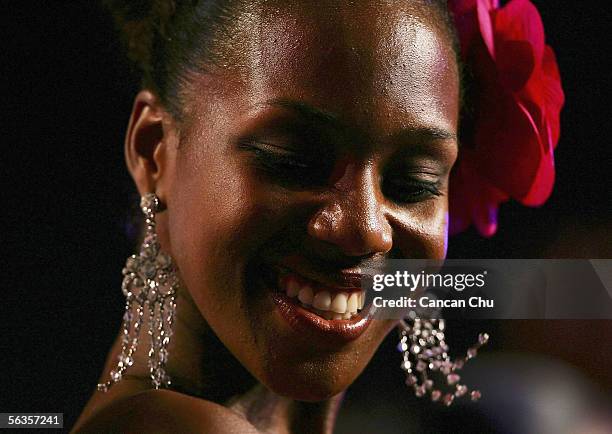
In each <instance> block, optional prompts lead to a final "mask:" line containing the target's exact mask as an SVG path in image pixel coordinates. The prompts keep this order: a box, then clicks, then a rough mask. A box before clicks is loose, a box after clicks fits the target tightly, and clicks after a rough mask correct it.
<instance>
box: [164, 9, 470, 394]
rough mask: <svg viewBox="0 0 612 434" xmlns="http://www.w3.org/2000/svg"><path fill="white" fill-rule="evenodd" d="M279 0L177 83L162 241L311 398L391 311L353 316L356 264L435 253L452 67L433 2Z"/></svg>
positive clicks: (242, 337) (212, 301)
mask: <svg viewBox="0 0 612 434" xmlns="http://www.w3.org/2000/svg"><path fill="white" fill-rule="evenodd" d="M271 3H272V2H265V3H264V2H261V4H259V5H258V6H257V7H256V6H254V5H255V4H256V3H255V2H251V6H250V8H249V10H248V11H247V12H248V13H246V14H244V13H243V14H240V15H239V16H238V18H237V19H236V20H235V21H234V24H232V25H231V27H232V28H231V29H230V30H229V32H228V34H227V40H226V43H227V44H228V45H229V46H230V47H233V48H229V50H230V51H229V52H230V53H231V55H228V56H226V57H225V58H224V60H223V63H225V64H224V65H223V68H219V70H215V69H212V70H211V71H210V72H211V73H210V74H206V75H204V74H194V75H193V76H192V78H191V80H190V82H189V84H188V85H187V86H186V88H185V92H184V113H185V114H184V116H183V119H182V121H181V127H180V146H179V147H178V149H176V150H175V151H173V152H175V154H174V156H173V158H171V159H170V161H171V165H172V167H170V168H168V170H166V172H165V175H164V177H162V178H161V180H160V182H162V183H163V190H164V194H165V197H164V198H163V200H164V201H165V203H166V205H167V213H165V214H166V216H164V220H163V221H164V225H165V226H164V229H163V230H164V232H166V234H167V235H166V236H167V240H168V241H167V244H168V245H167V246H165V247H166V249H167V250H169V251H170V253H171V254H172V255H173V257H174V258H175V260H176V263H177V265H178V267H179V269H180V273H181V277H182V279H183V281H184V284H185V286H186V288H187V289H188V291H189V292H190V294H191V296H192V298H193V300H194V301H195V304H196V305H197V307H198V309H199V310H200V312H201V314H202V316H203V317H204V319H205V320H206V321H207V323H208V324H209V325H210V327H211V328H212V329H213V330H214V332H215V333H216V334H217V336H218V337H219V338H220V339H221V341H222V342H223V343H224V344H225V345H226V346H227V348H228V349H229V350H230V351H231V352H232V353H233V354H234V355H235V356H236V357H237V358H238V359H239V360H240V362H241V363H242V364H243V365H244V366H245V367H246V368H247V369H248V370H249V371H250V372H251V373H252V374H253V375H254V376H255V377H257V378H258V379H259V380H260V381H261V382H262V383H264V384H265V385H266V386H267V387H269V388H270V389H272V390H273V391H275V392H277V393H279V394H281V395H285V396H290V397H292V398H295V399H301V400H319V399H324V398H327V397H329V396H332V395H334V394H337V393H339V392H340V391H342V390H344V389H345V388H346V387H348V386H349V385H350V384H351V383H352V382H353V381H354V380H355V378H356V377H357V375H359V373H360V372H361V371H362V370H363V368H364V367H365V365H366V364H367V363H368V361H369V360H370V358H371V357H372V355H373V353H374V351H375V350H376V348H377V347H378V345H379V344H380V342H381V340H382V339H383V338H384V336H385V335H386V333H387V332H388V331H389V330H390V328H391V327H392V326H393V322H390V321H380V320H374V321H370V320H369V319H368V318H367V315H366V314H365V311H362V312H361V313H358V314H354V313H353V314H351V311H353V312H354V311H355V310H357V307H359V301H360V299H359V297H360V293H359V278H360V275H361V273H363V268H364V267H365V266H376V264H379V263H380V261H382V260H383V259H385V258H390V257H395V258H399V257H405V258H443V257H444V256H445V253H446V244H447V223H448V204H447V197H448V176H449V172H450V170H451V167H452V166H453V163H454V162H455V159H456V156H457V141H456V134H457V123H458V112H459V108H458V95H459V89H458V72H457V65H456V63H455V56H454V52H453V50H452V46H451V41H450V37H449V36H448V34H447V32H446V30H445V29H444V27H442V25H441V24H439V23H438V22H439V21H440V20H439V19H437V18H435V17H437V14H436V13H435V12H434V11H433V9H432V8H431V7H428V6H424V5H423V6H418V5H415V4H413V3H415V2H380V1H371V2H370V1H363V2H361V1H360V2H349V1H347V2H337V1H333V2H332V1H329V2H327V1H323V2H277V3H278V4H274V5H272V4H271ZM221 69H222V70H221ZM309 291H310V292H309ZM296 294H297V296H296ZM337 297H340V298H338V299H336V298H337ZM351 297H352V298H353V299H352V300H351ZM300 300H301V301H303V302H305V304H304V306H306V307H304V306H301V305H300ZM309 304H310V306H309ZM312 304H314V305H316V306H319V307H320V309H318V310H315V308H314V307H313V306H312ZM355 306H357V307H355ZM366 308H367V306H366ZM325 310H327V311H329V313H326V312H325ZM333 310H336V311H338V312H336V315H334V314H333V313H332V312H331V311H333ZM366 311H367V309H366ZM342 312H344V313H342ZM334 318H343V319H334Z"/></svg>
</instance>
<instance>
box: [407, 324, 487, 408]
mask: <svg viewBox="0 0 612 434" xmlns="http://www.w3.org/2000/svg"><path fill="white" fill-rule="evenodd" d="M444 328H445V322H444V320H443V319H427V320H425V319H419V318H415V319H408V318H406V319H403V320H401V321H400V323H399V325H398V330H399V335H400V341H399V344H398V346H397V349H398V350H399V351H400V352H401V353H402V354H403V361H402V365H401V367H402V369H403V370H404V371H406V385H407V386H409V387H412V388H413V389H414V393H415V395H416V396H418V397H423V396H425V395H427V394H429V395H430V396H431V400H432V401H441V402H442V403H443V404H444V405H446V406H449V405H451V404H452V403H453V401H454V400H455V398H460V397H462V396H465V395H467V393H468V392H469V389H468V386H466V385H465V384H461V383H460V380H461V377H460V376H459V374H458V373H457V372H458V371H460V370H461V369H462V368H463V366H464V365H465V363H466V362H467V361H468V360H470V359H473V358H474V357H476V354H478V349H479V348H480V347H482V346H483V345H485V344H486V343H487V342H488V341H489V335H488V334H486V333H480V334H479V335H478V342H477V343H476V344H475V345H473V346H471V347H470V348H468V350H467V353H466V355H465V357H461V358H458V359H455V360H452V359H451V358H450V356H449V355H448V350H449V348H448V345H447V344H446V342H445V337H444ZM436 371H437V372H440V373H441V374H442V375H443V376H444V377H445V378H446V383H447V384H448V386H450V387H451V388H452V389H451V391H450V392H446V393H444V392H443V391H442V390H441V388H440V387H439V385H436V384H435V383H434V381H433V379H432V378H430V376H431V375H432V374H433V373H434V372H436ZM453 389H454V390H453ZM469 396H470V398H471V399H472V401H477V400H478V399H480V391H478V390H472V391H471V392H470V393H469Z"/></svg>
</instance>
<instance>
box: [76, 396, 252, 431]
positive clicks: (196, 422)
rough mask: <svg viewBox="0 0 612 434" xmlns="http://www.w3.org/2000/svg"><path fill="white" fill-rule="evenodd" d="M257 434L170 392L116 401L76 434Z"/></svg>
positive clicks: (210, 406)
mask: <svg viewBox="0 0 612 434" xmlns="http://www.w3.org/2000/svg"><path fill="white" fill-rule="evenodd" d="M101 432H104V433H109V434H110V433H125V434H129V433H143V432H146V433H152V434H153V433H158V434H166V433H177V432H180V433H199V434H209V433H210V434H217V433H218V434H233V433H240V434H251V433H252V434H257V433H258V431H257V430H256V429H255V428H254V427H253V425H251V424H250V423H249V422H247V421H246V420H245V419H244V418H243V417H241V416H240V415H238V414H236V413H235V412H233V411H232V410H230V409H228V408H226V407H223V406H221V405H218V404H215V403H213V402H210V401H205V400H203V399H199V398H194V397H191V396H188V395H184V394H181V393H177V392H173V391H170V390H147V391H144V392H140V393H137V394H135V395H131V396H128V397H125V398H121V399H118V400H116V401H114V402H113V403H111V404H109V405H107V406H106V407H104V408H102V409H101V410H100V411H98V412H97V413H95V414H94V415H93V416H92V417H91V418H90V419H89V420H87V421H85V423H83V424H82V425H81V426H80V427H79V429H78V430H77V431H74V433H75V434H86V433H101Z"/></svg>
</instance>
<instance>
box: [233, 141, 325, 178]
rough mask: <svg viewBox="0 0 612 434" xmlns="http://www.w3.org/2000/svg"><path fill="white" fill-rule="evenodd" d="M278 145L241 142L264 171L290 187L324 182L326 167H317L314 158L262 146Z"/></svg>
mask: <svg viewBox="0 0 612 434" xmlns="http://www.w3.org/2000/svg"><path fill="white" fill-rule="evenodd" d="M262 145H266V146H270V147H278V146H274V145H270V144H267V143H266V144H259V145H258V144H255V143H241V144H240V147H241V148H242V149H246V150H248V151H250V152H252V153H253V154H254V155H255V158H256V161H257V163H258V165H259V167H260V169H262V170H263V171H264V172H266V174H267V175H268V176H270V177H271V178H273V179H275V180H277V181H280V183H281V184H283V185H285V186H289V187H302V188H305V187H308V186H317V185H321V184H324V182H325V174H324V173H322V172H323V171H324V167H317V166H318V165H317V164H316V162H315V161H314V160H309V159H306V158H300V157H299V156H298V155H297V154H295V153H294V152H292V151H290V150H286V154H282V153H280V152H274V151H268V150H265V149H262V148H261V146H262Z"/></svg>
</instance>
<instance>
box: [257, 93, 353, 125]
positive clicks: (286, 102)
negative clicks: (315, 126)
mask: <svg viewBox="0 0 612 434" xmlns="http://www.w3.org/2000/svg"><path fill="white" fill-rule="evenodd" d="M263 105H266V106H274V107H282V108H286V109H289V110H291V111H294V112H296V113H297V114H299V115H300V116H302V117H304V118H307V119H311V120H316V121H320V122H324V123H329V124H334V125H336V126H341V125H342V122H341V121H340V118H339V117H338V115H336V114H335V113H332V112H329V111H326V110H322V109H320V108H317V107H315V106H312V105H310V104H308V103H305V102H303V101H296V100H293V99H287V98H275V99H271V100H269V101H266V102H265V103H264V104H263Z"/></svg>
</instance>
